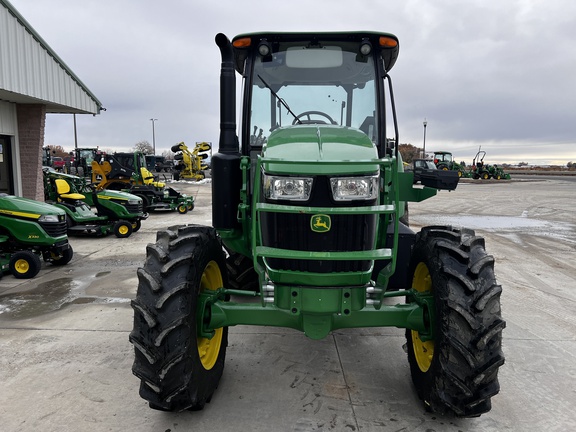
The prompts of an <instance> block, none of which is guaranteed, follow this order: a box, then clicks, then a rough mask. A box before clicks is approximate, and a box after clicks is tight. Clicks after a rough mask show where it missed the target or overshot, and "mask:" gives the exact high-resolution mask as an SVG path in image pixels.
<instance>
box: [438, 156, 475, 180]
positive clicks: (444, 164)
mask: <svg viewBox="0 0 576 432" xmlns="http://www.w3.org/2000/svg"><path fill="white" fill-rule="evenodd" d="M434 164H435V165H436V168H438V169H439V170H445V171H457V172H458V177H469V176H470V174H469V172H468V171H467V170H466V165H465V164H464V162H462V163H458V162H456V161H455V160H454V158H453V157H452V153H450V152H447V151H436V152H434Z"/></svg>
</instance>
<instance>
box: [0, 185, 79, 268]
mask: <svg viewBox="0 0 576 432" xmlns="http://www.w3.org/2000/svg"><path fill="white" fill-rule="evenodd" d="M73 254H74V252H73V251H72V246H70V244H69V243H68V237H67V236H66V214H65V213H64V211H63V210H60V209H58V208H56V207H54V206H51V205H49V204H45V203H42V202H39V201H34V200H31V199H27V198H20V197H16V196H14V195H7V194H3V193H2V194H0V277H1V276H2V274H3V273H4V271H10V273H12V275H14V277H16V278H18V279H29V278H33V277H34V276H36V275H37V274H38V272H39V271H40V268H41V266H42V263H41V258H42V259H43V260H44V261H46V262H49V263H51V264H53V265H57V266H59V265H65V264H68V263H69V262H70V260H71V259H72V256H73Z"/></svg>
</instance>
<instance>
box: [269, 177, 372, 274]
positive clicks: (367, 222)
mask: <svg viewBox="0 0 576 432" xmlns="http://www.w3.org/2000/svg"><path fill="white" fill-rule="evenodd" d="M331 197H332V192H331V190H330V182H329V179H328V178H326V177H322V176H318V177H316V178H315V180H314V186H313V187H312V193H311V197H310V202H305V203H298V202H285V204H287V205H303V206H318V207H343V206H359V205H366V206H371V205H376V201H369V202H362V203H361V204H359V203H358V202H344V203H343V202H338V203H336V202H335V201H334V200H332V198H331ZM270 202H272V201H270ZM312 216H313V215H310V214H297V213H272V212H263V213H261V219H260V221H261V224H262V244H263V246H269V247H274V248H280V249H289V250H300V251H307V252H310V251H313V252H347V251H363V250H371V249H372V248H373V247H374V239H375V236H376V221H377V216H376V215H374V214H368V215H367V214H356V215H332V216H331V220H332V226H331V228H330V231H328V232H324V233H318V232H313V231H312V229H311V227H310V219H311V217H312ZM267 261H268V264H269V265H270V266H271V267H272V268H274V269H276V270H294V271H307V272H315V273H332V272H361V271H368V270H369V269H370V265H371V262H370V261H351V260H346V261H339V260H338V261H336V260H289V259H282V258H270V259H268V260H267Z"/></svg>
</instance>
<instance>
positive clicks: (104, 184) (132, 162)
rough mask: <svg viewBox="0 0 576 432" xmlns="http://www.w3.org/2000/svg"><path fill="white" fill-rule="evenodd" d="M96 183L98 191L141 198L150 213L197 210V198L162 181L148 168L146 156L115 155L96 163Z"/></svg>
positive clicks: (94, 173)
mask: <svg viewBox="0 0 576 432" xmlns="http://www.w3.org/2000/svg"><path fill="white" fill-rule="evenodd" d="M92 183H93V184H94V185H95V186H96V188H97V189H98V190H104V189H109V190H123V191H127V192H129V193H131V194H134V195H136V196H138V197H140V198H141V199H142V201H143V203H144V208H145V210H147V211H154V210H177V211H178V213H181V214H185V213H186V212H188V211H189V210H192V209H193V208H194V198H193V197H191V196H187V195H185V194H181V193H180V192H178V191H177V190H175V189H173V188H171V187H168V186H166V183H165V182H161V181H159V179H158V177H155V176H154V175H153V174H152V173H151V172H150V170H148V168H146V159H145V156H144V154H143V153H141V152H134V153H114V154H113V155H107V156H106V159H105V160H103V161H102V162H100V163H97V162H96V161H93V162H92Z"/></svg>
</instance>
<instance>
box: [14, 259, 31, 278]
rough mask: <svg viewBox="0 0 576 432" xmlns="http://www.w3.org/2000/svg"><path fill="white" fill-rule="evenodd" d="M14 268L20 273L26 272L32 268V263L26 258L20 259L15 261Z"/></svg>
mask: <svg viewBox="0 0 576 432" xmlns="http://www.w3.org/2000/svg"><path fill="white" fill-rule="evenodd" d="M14 269H15V270H16V271H17V272H18V273H20V274H24V273H26V272H28V270H30V263H29V262H28V261H26V260H25V259H19V260H17V261H16V262H15V263H14Z"/></svg>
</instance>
